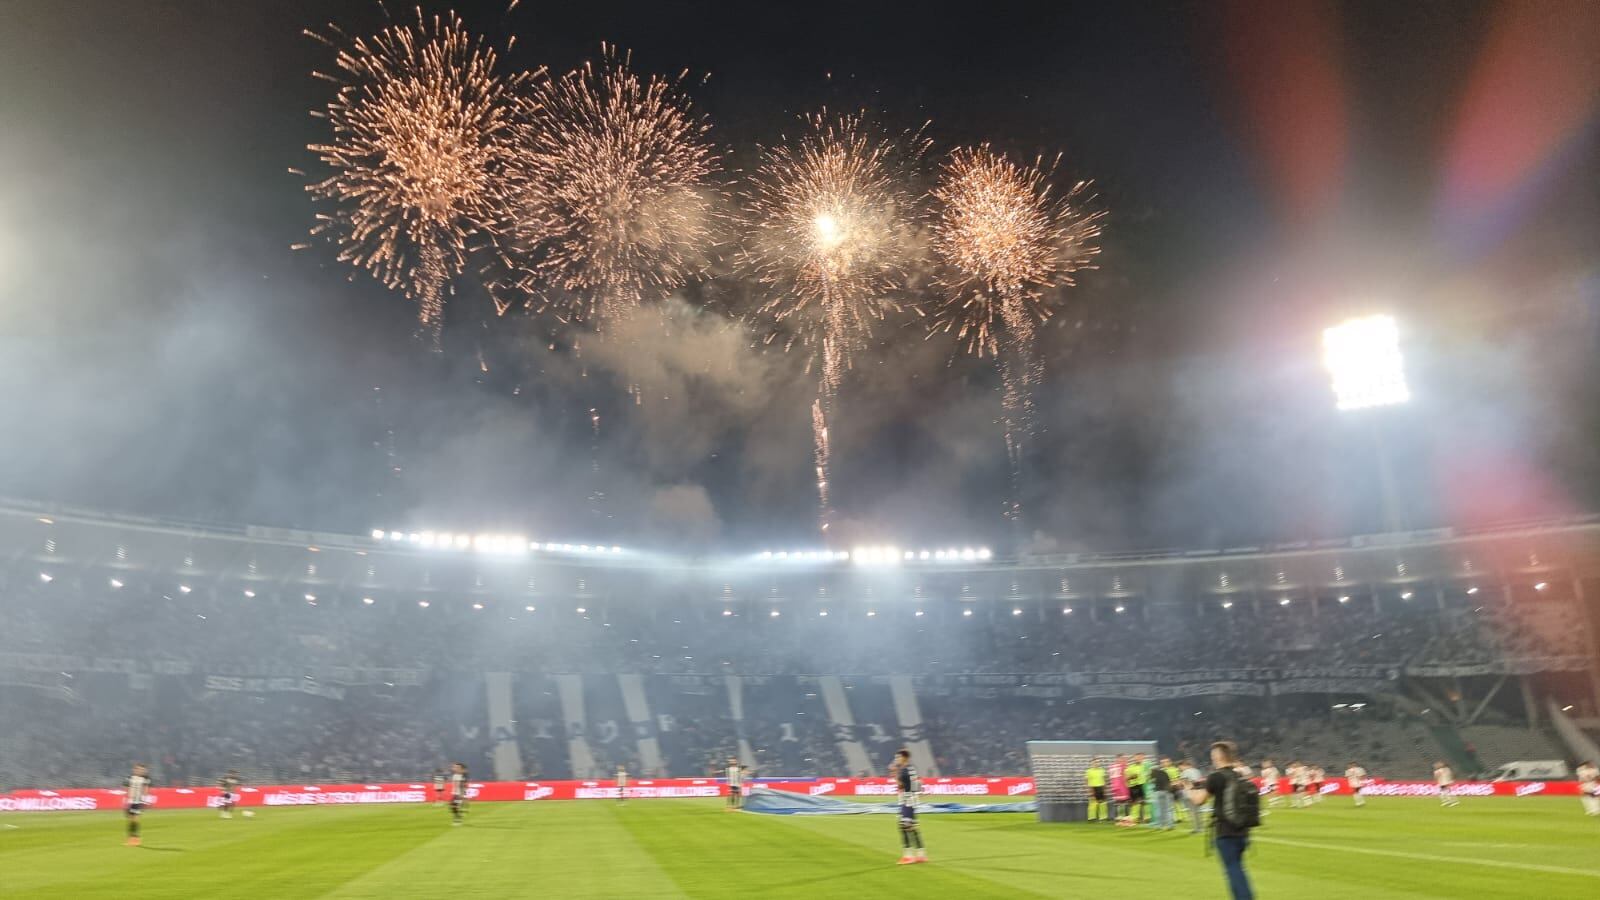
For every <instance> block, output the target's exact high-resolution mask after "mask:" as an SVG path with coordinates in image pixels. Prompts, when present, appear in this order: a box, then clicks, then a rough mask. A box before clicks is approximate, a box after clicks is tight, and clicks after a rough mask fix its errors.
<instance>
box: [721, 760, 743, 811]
mask: <svg viewBox="0 0 1600 900" xmlns="http://www.w3.org/2000/svg"><path fill="white" fill-rule="evenodd" d="M727 778H728V805H727V806H725V807H723V809H724V810H725V811H727V812H738V811H739V810H741V809H744V766H741V765H739V759H738V757H733V756H730V757H728V768H727Z"/></svg>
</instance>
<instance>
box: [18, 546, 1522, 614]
mask: <svg viewBox="0 0 1600 900" xmlns="http://www.w3.org/2000/svg"><path fill="white" fill-rule="evenodd" d="M613 549H615V548H613ZM617 552H620V551H617ZM39 580H40V581H42V582H44V583H45V584H49V583H50V582H52V581H54V580H55V576H54V575H51V574H50V573H49V572H40V573H39ZM108 583H109V584H110V586H111V587H112V588H114V589H120V588H122V587H123V586H124V582H123V581H122V580H121V579H120V578H111V579H109V580H108ZM1549 587H1550V585H1549V583H1548V582H1544V581H1540V582H1536V583H1535V584H1534V586H1533V589H1534V590H1536V591H1544V590H1547V589H1548V588H1549ZM193 590H194V588H192V587H190V586H189V585H187V584H180V585H178V592H179V593H181V594H187V593H189V592H191V591H193ZM1478 590H1479V588H1478V586H1477V585H1473V586H1471V587H1469V588H1467V594H1468V595H1469V596H1476V595H1477V593H1478ZM244 595H245V597H246V598H254V597H255V595H256V592H255V591H253V590H251V589H249V588H245V589H244ZM1414 596H1416V594H1415V593H1413V592H1412V591H1401V592H1400V599H1401V600H1410V599H1411V598H1412V597H1414ZM305 600H306V602H307V603H309V604H311V605H312V606H315V605H316V604H317V596H316V595H315V594H309V593H308V594H306V595H305ZM1350 600H1351V597H1350V595H1349V594H1341V595H1339V602H1340V603H1349V602H1350ZM361 602H362V603H363V604H365V605H367V606H371V605H373V604H374V603H375V602H377V601H375V600H373V598H371V597H362V598H361ZM1291 602H1293V601H1292V600H1291V599H1290V598H1288V597H1280V598H1278V605H1279V606H1288V605H1289V604H1290V603H1291ZM417 605H418V606H420V607H422V608H423V609H427V608H428V606H429V602H428V601H427V600H418V601H417ZM472 608H473V609H477V610H481V609H483V604H482V603H473V604H472ZM524 608H525V609H526V610H527V611H528V612H534V611H535V610H534V607H532V606H528V607H524ZM1222 608H1223V609H1232V608H1233V601H1232V600H1224V601H1222ZM1114 611H1115V612H1119V613H1120V612H1126V611H1127V607H1126V606H1124V605H1123V604H1121V603H1118V604H1117V605H1116V607H1114ZM587 612H588V610H587V609H585V608H584V607H581V606H580V607H578V613H579V614H580V615H581V614H583V613H587ZM722 614H723V615H724V616H731V615H733V610H731V609H724V610H723V611H722ZM877 614H878V613H877V611H876V610H868V611H867V617H868V618H872V617H874V616H876V615H877ZM922 614H923V612H922V610H920V609H919V610H917V611H916V615H917V616H919V617H920V616H922ZM1011 614H1012V615H1013V616H1020V615H1022V609H1021V608H1020V607H1014V608H1012V610H1011ZM1061 614H1062V615H1071V614H1072V607H1070V606H1063V607H1061ZM768 615H770V616H771V617H772V618H774V619H776V618H778V616H779V615H780V613H779V611H778V610H776V609H774V610H772V611H771V612H770V613H769V614H768ZM818 615H819V616H822V617H826V616H827V615H828V611H827V610H825V609H824V610H821V611H820V612H819V613H818ZM961 615H963V616H971V615H972V610H970V609H964V610H962V611H961Z"/></svg>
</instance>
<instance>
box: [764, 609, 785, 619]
mask: <svg viewBox="0 0 1600 900" xmlns="http://www.w3.org/2000/svg"><path fill="white" fill-rule="evenodd" d="M767 615H769V616H771V617H773V618H774V619H776V618H777V617H779V616H781V615H783V613H780V612H778V611H777V610H773V611H772V612H770V613H767Z"/></svg>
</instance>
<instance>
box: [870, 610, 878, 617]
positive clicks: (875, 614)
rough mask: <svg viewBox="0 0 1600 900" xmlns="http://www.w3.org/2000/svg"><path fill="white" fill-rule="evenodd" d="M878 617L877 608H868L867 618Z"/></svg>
mask: <svg viewBox="0 0 1600 900" xmlns="http://www.w3.org/2000/svg"><path fill="white" fill-rule="evenodd" d="M877 617H878V611H877V610H875V609H869V610H867V618H869V619H876V618H877Z"/></svg>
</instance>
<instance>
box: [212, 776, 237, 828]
mask: <svg viewBox="0 0 1600 900" xmlns="http://www.w3.org/2000/svg"><path fill="white" fill-rule="evenodd" d="M217 787H218V788H220V789H221V790H222V818H224V819H231V818H233V808H234V807H235V806H238V805H239V772H238V770H237V769H229V770H228V774H226V775H224V776H222V777H221V778H219V779H217Z"/></svg>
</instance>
